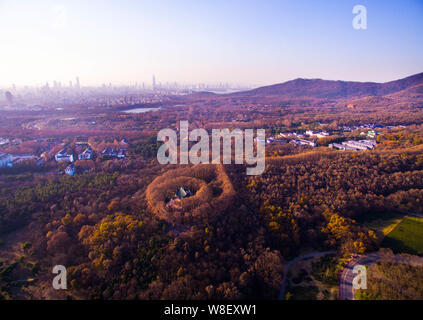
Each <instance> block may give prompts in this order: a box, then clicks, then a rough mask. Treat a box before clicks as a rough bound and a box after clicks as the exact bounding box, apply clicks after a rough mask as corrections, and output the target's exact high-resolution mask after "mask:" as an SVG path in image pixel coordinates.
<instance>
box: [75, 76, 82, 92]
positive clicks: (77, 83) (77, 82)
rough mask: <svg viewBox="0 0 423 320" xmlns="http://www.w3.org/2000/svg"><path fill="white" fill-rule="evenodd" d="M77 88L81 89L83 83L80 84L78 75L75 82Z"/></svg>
mask: <svg viewBox="0 0 423 320" xmlns="http://www.w3.org/2000/svg"><path fill="white" fill-rule="evenodd" d="M75 86H76V88H77V89H79V88H81V85H80V84H79V77H76V84H75Z"/></svg>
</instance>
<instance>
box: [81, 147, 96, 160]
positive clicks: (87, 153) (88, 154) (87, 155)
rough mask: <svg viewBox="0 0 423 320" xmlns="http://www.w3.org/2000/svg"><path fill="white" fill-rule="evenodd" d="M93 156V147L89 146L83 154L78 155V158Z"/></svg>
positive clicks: (88, 158)
mask: <svg viewBox="0 0 423 320" xmlns="http://www.w3.org/2000/svg"><path fill="white" fill-rule="evenodd" d="M92 157H93V149H91V147H88V148H87V149H85V150H84V151H83V152H82V153H81V154H79V155H78V160H90V159H92Z"/></svg>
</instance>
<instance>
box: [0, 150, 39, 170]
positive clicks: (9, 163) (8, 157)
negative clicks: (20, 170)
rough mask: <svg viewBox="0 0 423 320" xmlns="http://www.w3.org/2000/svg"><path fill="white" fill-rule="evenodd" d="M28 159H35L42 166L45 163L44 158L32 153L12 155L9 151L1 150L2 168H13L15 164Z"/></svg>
mask: <svg viewBox="0 0 423 320" xmlns="http://www.w3.org/2000/svg"><path fill="white" fill-rule="evenodd" d="M26 161H35V162H36V164H37V166H40V165H42V164H43V160H42V159H41V158H39V157H37V156H34V155H32V154H20V155H12V154H8V153H1V152H0V168H3V167H9V168H12V167H13V166H14V165H18V164H20V163H22V162H26Z"/></svg>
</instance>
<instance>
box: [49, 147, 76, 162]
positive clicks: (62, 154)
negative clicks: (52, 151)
mask: <svg viewBox="0 0 423 320" xmlns="http://www.w3.org/2000/svg"><path fill="white" fill-rule="evenodd" d="M54 157H55V159H56V161H57V162H60V161H67V162H73V154H72V153H68V152H67V151H66V150H65V149H62V150H60V151H59V152H58V153H57V154H56V155H55V156H54Z"/></svg>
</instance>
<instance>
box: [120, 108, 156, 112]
mask: <svg viewBox="0 0 423 320" xmlns="http://www.w3.org/2000/svg"><path fill="white" fill-rule="evenodd" d="M159 110H160V107H159V108H136V109H129V110H124V111H123V112H125V113H144V112H149V111H159Z"/></svg>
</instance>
